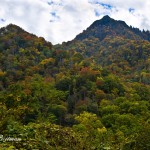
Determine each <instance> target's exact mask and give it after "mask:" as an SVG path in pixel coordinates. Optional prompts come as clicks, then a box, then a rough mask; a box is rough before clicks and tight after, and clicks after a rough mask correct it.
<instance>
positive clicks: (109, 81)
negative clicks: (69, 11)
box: [0, 16, 150, 150]
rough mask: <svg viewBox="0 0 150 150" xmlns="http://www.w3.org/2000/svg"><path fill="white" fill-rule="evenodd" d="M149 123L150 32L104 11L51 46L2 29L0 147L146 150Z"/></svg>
mask: <svg viewBox="0 0 150 150" xmlns="http://www.w3.org/2000/svg"><path fill="white" fill-rule="evenodd" d="M123 30H124V31H123ZM125 33H126V34H125ZM149 122H150V42H149V32H141V31H139V30H137V29H133V28H131V27H128V26H127V25H126V24H125V23H124V22H122V21H115V20H113V19H111V18H109V17H108V16H106V17H104V18H103V19H102V20H99V21H96V22H94V23H93V24H92V25H91V26H90V27H89V28H88V29H87V30H86V31H84V32H83V33H81V34H80V35H78V36H77V37H76V38H75V39H74V40H73V41H70V42H67V43H63V44H62V45H55V46H53V45H52V44H51V43H50V42H47V41H45V40H44V39H43V38H41V37H37V36H35V35H32V34H30V33H28V32H26V31H24V30H23V29H21V28H20V27H18V26H15V25H8V26H7V27H5V28H1V29H0V131H1V132H0V134H1V136H0V149H24V150H26V149H29V150H30V149H31V150H32V149H38V150H46V149H47V150H63V149H66V150H104V149H111V150H116V149H122V150H148V149H149V148H150V146H149V141H150V139H149V138H150V132H149V131H150V125H149ZM17 139H19V140H17Z"/></svg>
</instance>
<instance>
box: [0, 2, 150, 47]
mask: <svg viewBox="0 0 150 150" xmlns="http://www.w3.org/2000/svg"><path fill="white" fill-rule="evenodd" d="M100 3H101V4H107V5H108V7H107V5H106V6H103V5H100ZM109 6H112V7H110V8H109ZM131 8H132V9H134V11H132V12H130V11H129V9H131ZM149 8H150V1H149V0H144V1H143V0H136V1H131V0H126V1H122V0H107V1H106V0H80V1H79V0H0V27H2V26H6V25H7V24H9V23H13V24H16V25H18V26H21V27H22V28H23V29H25V30H27V31H28V32H31V33H34V34H36V35H38V36H43V37H44V38H45V39H46V40H48V41H51V42H52V43H53V44H56V43H61V42H63V41H68V40H72V39H73V38H74V37H75V36H76V35H77V34H78V33H80V32H82V30H84V29H86V28H87V27H88V26H89V25H90V24H92V22H93V21H95V20H97V19H100V18H102V16H103V15H106V14H108V15H110V16H111V17H113V18H114V19H117V20H124V21H126V23H127V24H128V25H132V26H134V27H138V28H140V29H143V28H144V29H149V30H150V16H149Z"/></svg>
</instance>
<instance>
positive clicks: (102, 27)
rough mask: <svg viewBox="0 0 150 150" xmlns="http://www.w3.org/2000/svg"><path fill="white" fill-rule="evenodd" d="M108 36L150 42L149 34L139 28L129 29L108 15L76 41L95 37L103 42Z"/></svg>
mask: <svg viewBox="0 0 150 150" xmlns="http://www.w3.org/2000/svg"><path fill="white" fill-rule="evenodd" d="M108 36H111V37H116V36H121V37H123V38H127V39H134V40H139V39H143V40H149V41H150V34H149V32H141V31H140V30H139V29H137V28H132V27H129V26H128V25H127V24H126V23H125V22H124V21H121V20H115V19H113V18H111V17H109V16H108V15H106V16H104V17H103V18H102V19H100V20H96V21H95V22H94V23H93V24H92V25H91V26H90V27H88V28H87V29H86V30H84V31H83V32H82V33H80V34H79V35H77V36H76V38H75V39H76V40H84V39H86V38H91V37H94V38H98V39H99V40H100V41H101V40H103V39H105V38H106V37H108Z"/></svg>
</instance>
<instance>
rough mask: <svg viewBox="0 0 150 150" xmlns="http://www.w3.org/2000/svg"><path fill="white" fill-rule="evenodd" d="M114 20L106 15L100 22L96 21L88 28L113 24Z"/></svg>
mask: <svg viewBox="0 0 150 150" xmlns="http://www.w3.org/2000/svg"><path fill="white" fill-rule="evenodd" d="M115 22H116V20H114V19H112V18H110V17H109V16H108V15H106V16H104V17H103V18H102V19H100V20H96V21H95V22H94V23H93V24H92V25H91V26H90V27H89V28H93V27H97V26H99V25H108V24H113V23H115Z"/></svg>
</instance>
